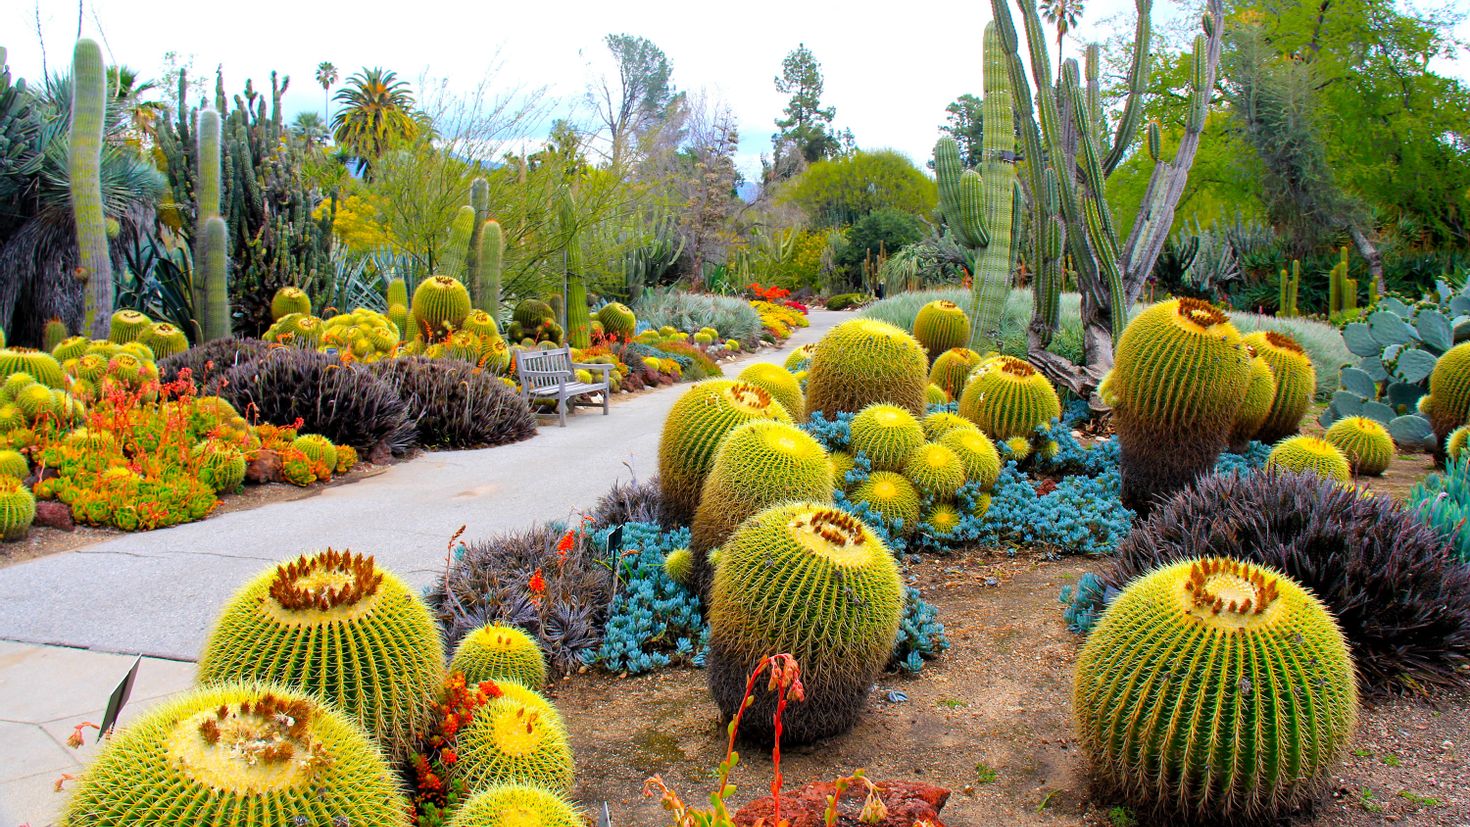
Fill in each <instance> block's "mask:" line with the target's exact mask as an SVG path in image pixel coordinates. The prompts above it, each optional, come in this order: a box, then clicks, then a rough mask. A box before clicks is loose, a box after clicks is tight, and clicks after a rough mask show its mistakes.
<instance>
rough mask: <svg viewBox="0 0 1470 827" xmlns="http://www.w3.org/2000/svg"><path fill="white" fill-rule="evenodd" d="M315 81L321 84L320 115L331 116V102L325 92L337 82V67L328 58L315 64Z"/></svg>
mask: <svg viewBox="0 0 1470 827" xmlns="http://www.w3.org/2000/svg"><path fill="white" fill-rule="evenodd" d="M316 82H317V83H320V84H321V85H322V117H323V118H330V117H332V112H331V109H332V104H331V102H330V101H329V100H328V98H327V93H328V92H330V91H331V90H332V85H333V84H335V83H336V82H337V67H336V66H335V65H333V64H332V61H330V60H323V61H322V62H321V63H318V64H317V65H316Z"/></svg>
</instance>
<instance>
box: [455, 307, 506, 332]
mask: <svg viewBox="0 0 1470 827" xmlns="http://www.w3.org/2000/svg"><path fill="white" fill-rule="evenodd" d="M460 327H461V328H463V329H464V330H468V331H469V332H471V333H473V334H475V335H476V336H489V337H491V338H499V337H500V325H498V324H496V323H495V317H494V316H492V315H490V314H489V313H487V312H485V311H484V310H480V309H478V308H477V309H475V310H471V311H470V313H469V315H468V316H465V317H464V324H462V325H460Z"/></svg>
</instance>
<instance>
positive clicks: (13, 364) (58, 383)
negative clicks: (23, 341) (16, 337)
mask: <svg viewBox="0 0 1470 827" xmlns="http://www.w3.org/2000/svg"><path fill="white" fill-rule="evenodd" d="M17 373H24V374H26V375H27V376H29V377H31V378H32V379H34V380H36V381H37V382H40V383H41V384H43V385H45V386H46V387H48V388H61V389H65V388H66V374H65V373H64V372H63V371H62V370H61V363H60V362H58V361H56V357H54V356H52V355H51V354H49V353H44V352H42V351H39V350H32V349H31V348H28V347H11V348H5V349H3V350H0V376H5V377H10V376H14V375H15V374H17Z"/></svg>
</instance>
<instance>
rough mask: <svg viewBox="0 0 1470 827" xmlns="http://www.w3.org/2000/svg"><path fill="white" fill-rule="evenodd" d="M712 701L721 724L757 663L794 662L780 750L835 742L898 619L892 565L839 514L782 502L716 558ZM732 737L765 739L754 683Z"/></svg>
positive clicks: (884, 657)
mask: <svg viewBox="0 0 1470 827" xmlns="http://www.w3.org/2000/svg"><path fill="white" fill-rule="evenodd" d="M709 605H710V609H709V619H710V648H709V656H708V659H707V661H706V663H707V666H708V672H709V685H710V691H711V693H712V694H713V695H714V698H715V702H716V703H717V704H718V705H719V708H720V712H721V714H722V715H723V716H724V717H725V718H726V719H729V718H730V717H731V716H732V715H734V713H735V711H736V710H737V709H738V708H739V706H740V703H741V698H742V696H743V695H744V692H745V684H746V677H747V676H748V675H749V674H750V673H751V671H752V670H753V669H754V667H755V666H756V664H757V662H758V661H759V660H760V659H761V658H762V657H764V656H767V655H771V654H774V653H777V652H784V653H789V654H791V655H793V656H794V657H795V658H796V661H797V663H799V664H800V665H801V679H802V683H803V684H804V685H805V688H806V700H805V701H803V702H801V703H796V704H792V705H790V706H788V707H786V711H785V715H784V716H783V725H784V731H783V735H782V743H783V744H800V743H806V742H810V741H813V740H816V739H818V738H824V737H828V736H831V735H836V734H839V733H841V732H845V731H846V730H848V729H849V728H851V727H852V725H853V724H854V723H855V722H856V721H857V718H858V716H859V715H860V714H861V713H862V710H863V707H864V705H865V702H866V699H867V696H868V691H869V689H870V688H871V687H872V685H873V680H874V679H875V678H876V677H877V675H878V673H879V671H880V670H881V669H882V668H883V666H884V665H885V664H886V663H887V662H888V659H889V657H890V656H891V654H892V651H893V641H894V638H895V637H896V635H897V633H898V624H899V620H900V617H901V615H902V614H903V605H904V591H903V582H902V580H901V579H900V577H899V571H898V564H897V563H895V562H894V559H893V554H892V552H890V551H889V550H888V548H887V547H886V546H884V544H883V542H882V541H881V540H879V539H878V538H877V536H875V535H874V534H873V532H872V530H871V529H869V528H868V527H867V526H866V525H864V524H863V523H862V521H860V520H858V519H857V518H855V517H853V516H852V515H850V514H848V513H846V512H844V511H841V510H839V509H837V508H833V507H831V506H826V505H817V504H813V503H792V504H787V505H781V506H777V507H775V508H772V509H769V510H767V511H764V512H762V513H760V514H758V515H756V516H755V517H752V518H751V519H750V520H747V521H746V522H745V523H743V524H742V525H741V526H740V528H739V529H738V530H736V532H735V533H734V534H733V535H731V537H730V539H729V540H728V541H727V542H726V543H725V544H724V545H723V546H721V547H720V563H719V566H718V567H717V568H716V570H715V578H714V585H713V588H712V589H711V596H710V604H709ZM752 700H753V702H752V704H751V706H750V708H749V709H747V710H746V712H745V716H744V717H743V718H742V720H741V734H743V735H744V736H746V737H749V738H754V739H759V740H769V739H770V737H771V735H772V730H771V717H772V713H773V711H774V707H775V696H774V694H773V693H772V692H770V691H768V690H767V689H766V688H765V687H764V686H762V685H761V682H758V683H757V687H756V692H755V694H754V695H753V699H752Z"/></svg>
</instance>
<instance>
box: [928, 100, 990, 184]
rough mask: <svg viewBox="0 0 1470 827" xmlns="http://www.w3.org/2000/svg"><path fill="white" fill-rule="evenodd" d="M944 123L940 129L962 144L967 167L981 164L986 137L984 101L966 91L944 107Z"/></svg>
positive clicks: (963, 157)
mask: <svg viewBox="0 0 1470 827" xmlns="http://www.w3.org/2000/svg"><path fill="white" fill-rule="evenodd" d="M944 113H945V115H944V125H943V126H941V127H939V131H940V132H943V133H945V134H946V135H948V136H950V137H951V138H954V140H955V143H957V144H959V145H960V160H961V161H963V162H964V164H965V166H966V167H974V166H978V165H979V164H980V145H981V143H982V142H983V141H984V139H985V106H984V101H982V100H980V99H979V98H977V97H975V96H974V95H972V94H970V93H969V92H966V93H965V94H963V95H960V96H959V97H958V98H955V99H954V101H952V102H951V103H950V104H949V106H946V107H944Z"/></svg>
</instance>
